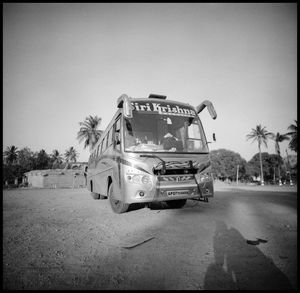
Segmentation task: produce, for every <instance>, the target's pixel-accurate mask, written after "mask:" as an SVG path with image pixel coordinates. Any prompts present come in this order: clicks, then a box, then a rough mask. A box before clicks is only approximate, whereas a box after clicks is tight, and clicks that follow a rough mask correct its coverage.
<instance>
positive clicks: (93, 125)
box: [77, 115, 103, 149]
mask: <svg viewBox="0 0 300 293" xmlns="http://www.w3.org/2000/svg"><path fill="white" fill-rule="evenodd" d="M101 121H102V118H100V117H98V116H94V117H93V116H91V115H90V116H89V117H86V118H85V120H84V121H83V122H79V125H80V130H79V131H78V132H77V139H78V140H79V143H81V142H82V141H83V140H84V148H86V147H87V146H89V147H90V149H92V148H93V146H94V145H95V144H96V142H97V141H98V139H99V138H100V136H101V134H102V133H103V130H99V129H97V128H98V127H99V126H100V123H101Z"/></svg>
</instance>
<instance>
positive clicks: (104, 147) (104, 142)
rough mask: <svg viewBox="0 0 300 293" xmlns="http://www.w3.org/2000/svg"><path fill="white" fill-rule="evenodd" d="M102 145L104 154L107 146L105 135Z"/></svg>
mask: <svg viewBox="0 0 300 293" xmlns="http://www.w3.org/2000/svg"><path fill="white" fill-rule="evenodd" d="M102 144H103V146H102V152H105V150H106V146H107V135H105V137H104V139H103V142H102Z"/></svg>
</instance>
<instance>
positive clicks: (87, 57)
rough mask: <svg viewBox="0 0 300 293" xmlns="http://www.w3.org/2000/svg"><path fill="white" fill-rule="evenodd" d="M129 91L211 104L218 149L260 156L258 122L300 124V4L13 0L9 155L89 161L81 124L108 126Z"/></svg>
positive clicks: (6, 22) (7, 45) (8, 22)
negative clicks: (93, 121)
mask: <svg viewBox="0 0 300 293" xmlns="http://www.w3.org/2000/svg"><path fill="white" fill-rule="evenodd" d="M124 93H125V94H127V95H129V96H131V97H133V98H147V97H148V96H149V94H150V93H156V94H162V95H166V96H167V99H169V100H175V101H180V102H184V103H189V104H190V105H192V106H195V107H196V106H197V105H198V104H200V103H201V102H202V101H203V100H210V101H211V102H212V103H213V105H214V107H215V109H216V112H217V115H218V117H217V119H216V120H213V119H211V117H210V115H209V113H208V111H207V110H206V109H205V110H204V111H202V112H201V114H200V119H201V121H202V124H203V126H204V128H205V131H206V136H207V139H208V141H212V134H213V133H215V135H216V142H212V143H211V144H209V148H210V150H215V149H220V148H225V149H228V150H231V151H234V152H237V153H239V154H240V155H241V156H242V158H244V159H245V160H247V161H249V160H250V159H251V158H252V157H253V156H254V155H255V154H256V153H257V152H258V146H257V143H256V142H253V143H251V140H250V141H249V140H248V141H247V139H246V135H247V134H249V133H250V132H251V130H252V129H253V128H256V126H257V125H259V124H260V125H261V126H263V127H266V129H267V131H269V132H273V133H277V132H279V133H281V134H283V133H286V132H288V129H287V128H288V126H289V125H291V124H294V123H295V122H294V121H295V120H297V4H296V3H64V4H60V3H23V4H21V3H4V4H3V150H4V149H5V148H6V147H7V146H11V145H15V146H16V147H18V149H21V148H23V147H29V148H30V149H31V150H32V151H40V150H41V149H44V150H45V151H46V152H47V153H49V154H50V153H52V151H53V150H54V149H57V150H59V152H60V153H62V154H63V153H64V152H65V150H66V149H67V148H69V147H70V146H73V147H74V148H75V149H76V150H77V151H78V152H79V157H78V161H87V160H88V157H89V150H88V149H84V148H83V145H84V143H83V142H82V143H81V144H80V143H79V141H78V140H77V139H76V137H77V132H78V131H79V122H80V121H84V120H85V118H86V117H87V116H89V115H93V116H94V115H97V116H98V117H101V118H102V122H101V126H100V129H105V128H106V126H107V125H108V123H109V122H110V120H111V118H112V116H113V115H114V114H115V112H116V110H117V99H118V98H119V96H121V95H122V94H124ZM280 148H281V154H282V155H283V156H285V155H286V151H285V150H287V151H288V153H289V154H295V153H293V152H292V151H291V150H290V149H288V141H285V142H282V143H281V144H280ZM262 151H263V152H269V153H270V154H273V153H275V146H274V142H273V141H268V148H265V147H262Z"/></svg>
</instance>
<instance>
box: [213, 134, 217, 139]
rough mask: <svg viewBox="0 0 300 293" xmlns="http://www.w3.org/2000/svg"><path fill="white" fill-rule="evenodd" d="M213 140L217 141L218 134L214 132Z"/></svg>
mask: <svg viewBox="0 0 300 293" xmlns="http://www.w3.org/2000/svg"><path fill="white" fill-rule="evenodd" d="M213 141H216V134H215V133H213Z"/></svg>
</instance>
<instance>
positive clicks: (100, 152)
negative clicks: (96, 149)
mask: <svg viewBox="0 0 300 293" xmlns="http://www.w3.org/2000/svg"><path fill="white" fill-rule="evenodd" d="M102 145H103V141H101V143H100V145H99V146H100V155H102V151H103V150H102Z"/></svg>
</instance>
